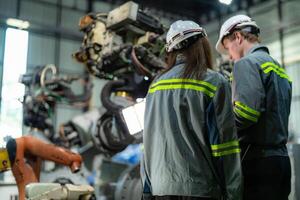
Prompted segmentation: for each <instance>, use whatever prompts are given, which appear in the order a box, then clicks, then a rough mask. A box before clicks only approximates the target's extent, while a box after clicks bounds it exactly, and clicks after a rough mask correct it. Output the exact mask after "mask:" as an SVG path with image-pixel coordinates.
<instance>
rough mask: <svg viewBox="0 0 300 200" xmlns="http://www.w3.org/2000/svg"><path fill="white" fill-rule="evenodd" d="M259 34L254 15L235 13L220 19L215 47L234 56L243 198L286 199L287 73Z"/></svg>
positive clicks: (288, 176) (288, 182)
mask: <svg viewBox="0 0 300 200" xmlns="http://www.w3.org/2000/svg"><path fill="white" fill-rule="evenodd" d="M259 34H260V30H259V27H258V25H257V24H256V22H255V21H254V20H252V19H251V18H250V17H248V16H246V15H236V16H234V17H231V18H229V19H228V20H227V21H225V22H224V24H223V25H222V27H221V30H220V36H219V39H218V42H217V44H216V49H217V51H218V52H219V53H221V54H228V55H229V57H230V58H231V59H232V60H233V61H234V62H235V64H234V67H233V74H232V77H233V81H232V93H233V94H232V97H233V99H232V102H233V107H234V113H235V121H236V125H237V128H238V136H239V140H240V146H241V150H242V153H241V155H242V169H243V175H244V195H243V199H244V200H253V199H255V200H260V199H263V200H266V199H272V200H288V195H289V193H290V189H291V166H290V160H289V156H288V151H287V147H286V143H287V139H288V121H289V114H290V105H291V91H292V85H291V79H290V78H289V76H288V75H287V74H286V72H285V70H284V68H282V67H281V66H280V64H279V63H278V62H277V61H276V60H275V59H274V58H272V57H271V56H270V55H269V50H268V48H267V47H266V46H263V45H261V44H260V37H259Z"/></svg>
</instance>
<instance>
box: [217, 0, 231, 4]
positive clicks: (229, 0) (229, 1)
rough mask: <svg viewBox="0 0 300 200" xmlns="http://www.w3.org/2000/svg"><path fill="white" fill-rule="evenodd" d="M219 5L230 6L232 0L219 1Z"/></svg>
mask: <svg viewBox="0 0 300 200" xmlns="http://www.w3.org/2000/svg"><path fill="white" fill-rule="evenodd" d="M219 2H220V3H223V4H226V5H229V4H231V2H232V0H219Z"/></svg>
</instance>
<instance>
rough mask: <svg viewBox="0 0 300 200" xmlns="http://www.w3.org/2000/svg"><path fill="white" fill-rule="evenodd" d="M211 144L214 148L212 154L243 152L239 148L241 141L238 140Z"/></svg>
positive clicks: (215, 155) (216, 155) (223, 154)
mask: <svg viewBox="0 0 300 200" xmlns="http://www.w3.org/2000/svg"><path fill="white" fill-rule="evenodd" d="M210 146H211V150H212V155H213V156H214V157H219V156H225V155H229V154H234V153H239V152H241V150H240V148H239V142H238V141H237V140H233V141H230V142H226V143H222V144H213V145H210Z"/></svg>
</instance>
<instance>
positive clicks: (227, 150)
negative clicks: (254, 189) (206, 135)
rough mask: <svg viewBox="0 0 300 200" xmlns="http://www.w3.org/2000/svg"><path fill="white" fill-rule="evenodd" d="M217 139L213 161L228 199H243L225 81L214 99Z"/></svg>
mask: <svg viewBox="0 0 300 200" xmlns="http://www.w3.org/2000/svg"><path fill="white" fill-rule="evenodd" d="M213 107H214V118H215V125H216V131H215V132H216V134H217V139H215V140H210V142H211V152H212V157H213V160H215V163H217V168H218V171H219V172H220V175H221V176H222V177H223V178H222V179H223V181H224V185H225V190H226V195H225V196H226V199H227V200H238V199H242V171H241V161H240V148H239V142H238V138H237V130H236V126H235V121H234V114H233V109H232V104H231V89H230V85H229V83H228V82H227V81H226V80H225V79H224V80H223V81H222V83H221V84H220V86H219V87H218V89H217V91H216V93H215V96H214V97H213Z"/></svg>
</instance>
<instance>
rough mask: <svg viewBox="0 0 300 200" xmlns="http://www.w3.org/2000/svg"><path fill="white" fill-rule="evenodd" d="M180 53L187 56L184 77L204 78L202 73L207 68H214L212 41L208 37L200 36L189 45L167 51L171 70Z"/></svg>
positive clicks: (167, 60) (167, 61) (168, 64)
mask: <svg viewBox="0 0 300 200" xmlns="http://www.w3.org/2000/svg"><path fill="white" fill-rule="evenodd" d="M179 54H182V55H183V56H184V57H185V67H184V72H183V74H182V76H181V77H182V78H191V77H193V78H197V79H202V75H203V73H204V72H206V70H207V69H212V68H213V60H212V52H211V47H210V43H209V41H208V38H207V37H200V38H199V39H198V40H196V41H195V42H194V43H193V44H191V45H190V46H189V47H187V48H184V49H180V50H175V51H172V52H169V53H167V55H166V63H167V66H168V67H167V69H166V70H165V71H164V72H163V73H165V72H167V71H169V70H170V69H171V68H172V67H173V66H174V65H175V63H176V58H177V56H178V55H179Z"/></svg>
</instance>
